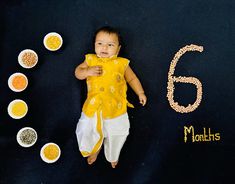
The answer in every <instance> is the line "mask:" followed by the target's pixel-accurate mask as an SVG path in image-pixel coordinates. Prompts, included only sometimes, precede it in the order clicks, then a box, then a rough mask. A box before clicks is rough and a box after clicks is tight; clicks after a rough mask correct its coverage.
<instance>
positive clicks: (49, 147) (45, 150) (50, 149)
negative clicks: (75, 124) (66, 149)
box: [40, 142, 61, 163]
mask: <svg viewBox="0 0 235 184" xmlns="http://www.w3.org/2000/svg"><path fill="white" fill-rule="evenodd" d="M60 154H61V150H60V147H59V146H58V145H57V144H55V143H52V142H50V143H47V144H45V145H44V146H43V147H42V148H41V151H40V156H41V158H42V160H43V161H44V162H46V163H54V162H56V161H57V160H58V159H59V158H60Z"/></svg>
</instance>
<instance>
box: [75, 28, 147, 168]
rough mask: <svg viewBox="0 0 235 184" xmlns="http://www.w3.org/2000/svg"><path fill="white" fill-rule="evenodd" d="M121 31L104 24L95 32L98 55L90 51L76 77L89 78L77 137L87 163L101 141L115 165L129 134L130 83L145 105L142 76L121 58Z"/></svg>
mask: <svg viewBox="0 0 235 184" xmlns="http://www.w3.org/2000/svg"><path fill="white" fill-rule="evenodd" d="M120 39H121V38H120V34H119V32H118V31H117V30H115V29H114V28H112V27H102V28H100V29H99V30H97V32H96V33H95V43H94V44H95V54H87V55H86V57H85V61H84V62H83V63H81V64H80V65H78V66H77V67H76V70H75V76H76V78H78V79H79V80H83V79H86V82H87V91H88V94H87V99H86V101H85V103H84V105H83V108H82V113H81V117H80V119H79V122H78V124H77V128H76V136H77V140H78V145H79V150H80V151H81V154H82V156H84V157H88V158H87V162H88V164H92V163H93V162H95V161H96V158H97V156H98V154H99V151H100V149H101V146H102V144H103V145H104V153H105V157H106V159H107V160H108V161H109V162H110V163H111V166H112V168H115V167H116V165H117V163H118V158H119V155H120V151H121V149H122V147H123V145H124V143H125V141H126V138H127V136H128V134H129V128H130V122H129V118H128V114H127V106H128V107H133V105H132V104H130V103H129V102H128V101H127V95H126V92H127V84H126V82H127V83H128V84H129V85H130V87H131V88H132V89H133V90H134V92H135V93H136V94H137V96H138V97H139V101H140V103H141V104H142V105H143V106H144V105H145V104H146V101H147V98H146V96H145V94H144V90H143V88H142V85H141V83H140V81H139V79H138V78H137V77H136V75H135V73H134V72H133V71H132V69H131V68H130V66H129V62H130V61H129V60H128V59H125V58H122V57H118V53H119V51H120V48H121V40H120Z"/></svg>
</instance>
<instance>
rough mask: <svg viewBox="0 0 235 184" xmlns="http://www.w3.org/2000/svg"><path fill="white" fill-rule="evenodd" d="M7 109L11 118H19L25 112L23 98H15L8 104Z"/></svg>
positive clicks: (25, 107)
mask: <svg viewBox="0 0 235 184" xmlns="http://www.w3.org/2000/svg"><path fill="white" fill-rule="evenodd" d="M7 111H8V114H9V116H11V117H12V118H13V119H21V118H23V117H24V116H25V115H26V114H27V112H28V106H27V104H26V103H25V102H24V101H23V100H20V99H15V100H13V101H12V102H11V103H10V104H9V105H8V107H7Z"/></svg>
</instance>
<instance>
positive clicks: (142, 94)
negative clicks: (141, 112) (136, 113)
mask: <svg viewBox="0 0 235 184" xmlns="http://www.w3.org/2000/svg"><path fill="white" fill-rule="evenodd" d="M139 100H140V103H141V104H142V106H144V105H145V104H146V102H147V97H146V96H145V94H144V93H140V94H139Z"/></svg>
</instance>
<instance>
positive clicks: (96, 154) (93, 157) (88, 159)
mask: <svg viewBox="0 0 235 184" xmlns="http://www.w3.org/2000/svg"><path fill="white" fill-rule="evenodd" d="M99 152H100V150H99V151H97V152H96V153H95V154H93V155H91V156H89V157H88V158H87V163H88V164H89V165H91V164H93V163H94V162H95V161H96V159H97V156H98V154H99Z"/></svg>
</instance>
